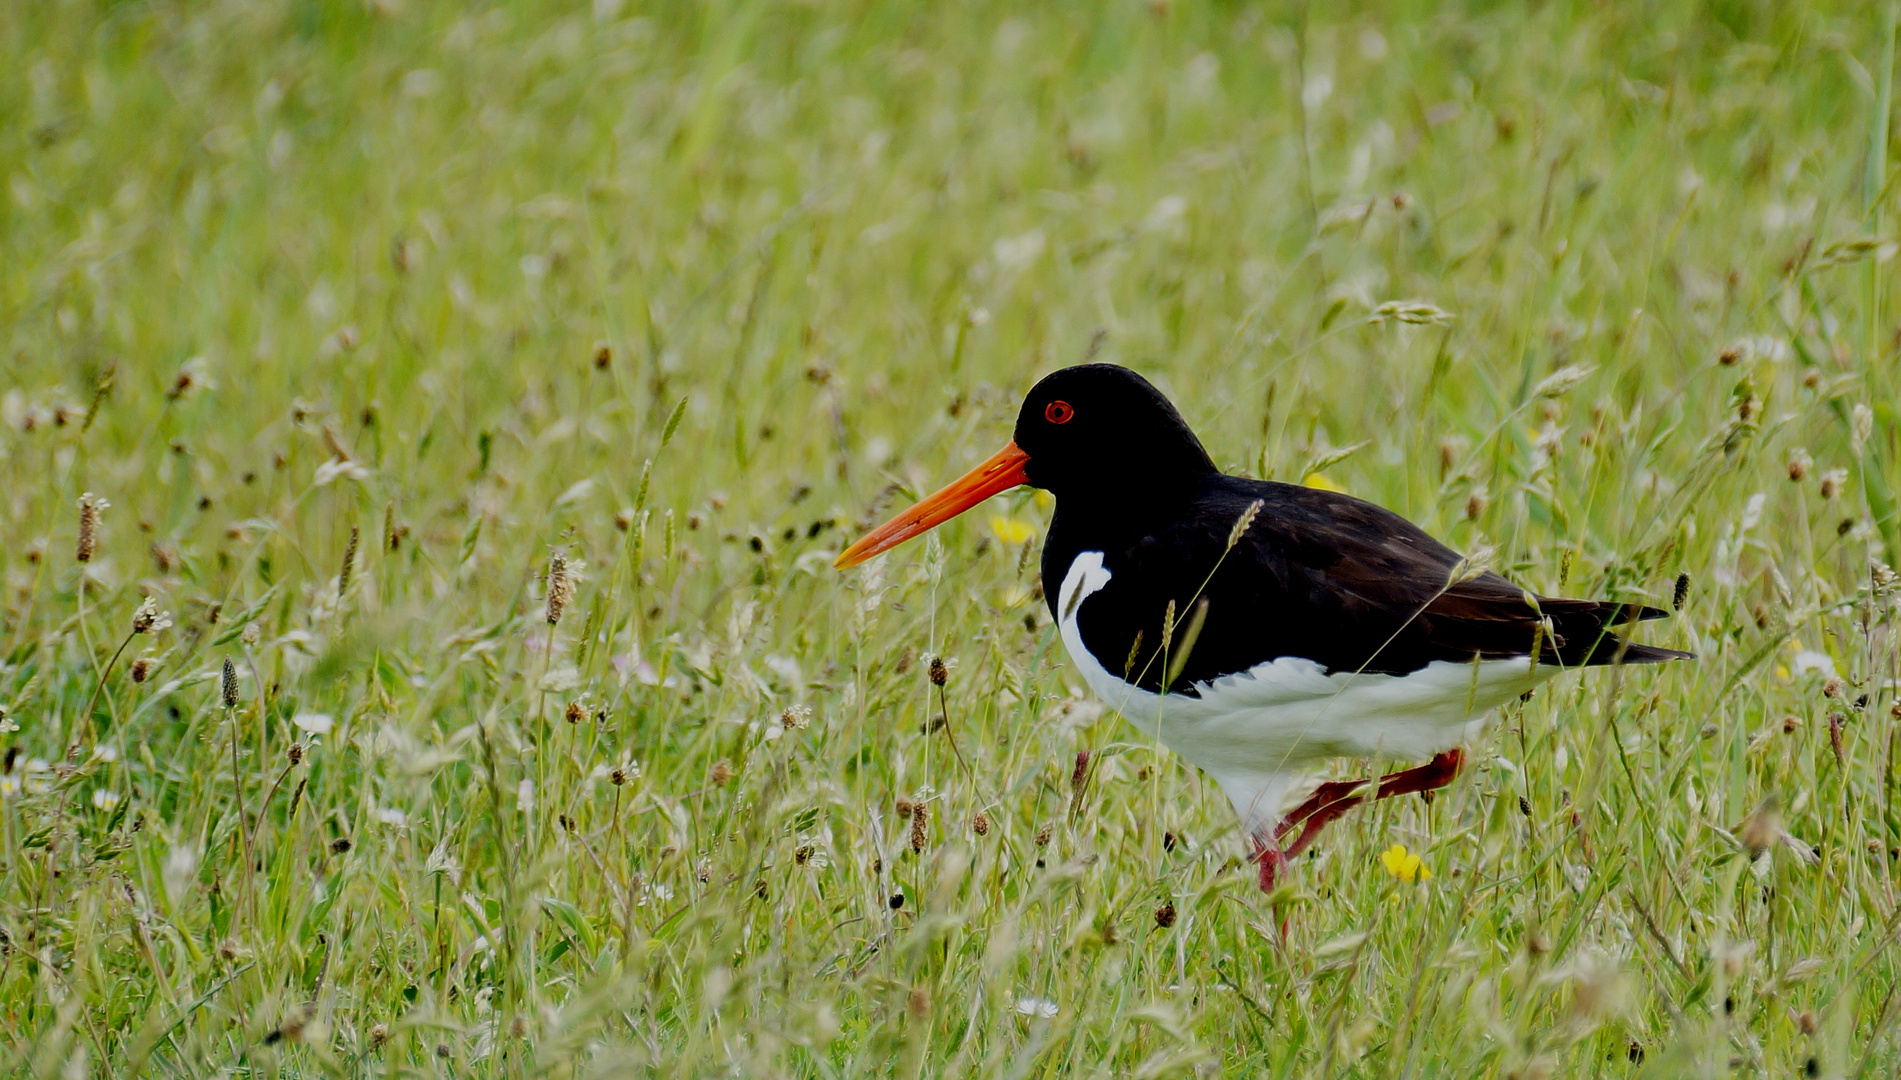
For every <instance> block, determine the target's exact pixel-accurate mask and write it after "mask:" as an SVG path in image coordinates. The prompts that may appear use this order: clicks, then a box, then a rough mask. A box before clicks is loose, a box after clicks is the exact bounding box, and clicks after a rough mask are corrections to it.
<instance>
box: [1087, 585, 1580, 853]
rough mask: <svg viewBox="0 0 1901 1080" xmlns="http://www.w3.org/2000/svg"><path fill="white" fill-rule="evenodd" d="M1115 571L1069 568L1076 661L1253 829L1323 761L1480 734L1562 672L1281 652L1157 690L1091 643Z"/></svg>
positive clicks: (1433, 746) (1420, 750)
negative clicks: (1330, 659)
mask: <svg viewBox="0 0 1901 1080" xmlns="http://www.w3.org/2000/svg"><path fill="white" fill-rule="evenodd" d="M1110 576H1111V574H1110V572H1109V570H1107V569H1106V568H1105V567H1104V566H1103V565H1102V553H1101V552H1099V551H1085V552H1083V553H1082V554H1080V555H1078V556H1077V557H1076V560H1075V561H1074V562H1073V563H1071V564H1070V566H1069V572H1068V573H1067V574H1065V575H1064V576H1063V585H1062V589H1061V591H1060V592H1059V593H1058V594H1057V596H1058V603H1057V607H1056V610H1057V613H1058V615H1059V616H1060V621H1059V625H1060V626H1061V629H1062V635H1063V645H1064V647H1065V648H1067V649H1068V650H1069V656H1070V659H1071V660H1073V661H1075V664H1076V666H1077V668H1079V669H1080V670H1081V671H1082V674H1083V678H1084V679H1085V680H1086V681H1087V682H1088V683H1089V687H1090V689H1092V690H1094V691H1095V692H1096V695H1097V696H1098V697H1100V698H1102V700H1103V702H1104V703H1106V704H1107V705H1108V706H1109V707H1110V708H1112V709H1115V710H1116V711H1117V712H1119V713H1121V714H1122V715H1123V716H1124V717H1125V718H1127V719H1128V721H1129V722H1130V723H1132V724H1134V725H1135V726H1136V727H1138V728H1140V729H1141V730H1142V732H1143V733H1144V734H1146V735H1148V736H1150V737H1151V738H1156V739H1159V740H1160V741H1161V742H1162V743H1163V745H1165V746H1167V747H1168V748H1169V749H1170V750H1173V751H1174V752H1175V753H1177V754H1180V755H1181V756H1182V757H1183V758H1185V759H1186V760H1187V761H1189V762H1190V763H1191V764H1194V765H1196V766H1198V767H1199V768H1201V769H1203V770H1204V771H1206V772H1207V773H1209V774H1210V775H1211V776H1213V777H1214V778H1215V779H1216V780H1217V781H1219V782H1220V783H1221V784H1222V786H1223V787H1224V788H1225V789H1226V790H1227V792H1228V795H1229V797H1230V798H1232V799H1233V800H1234V801H1235V805H1236V808H1237V809H1238V810H1239V811H1240V812H1241V813H1242V815H1243V817H1244V818H1248V819H1250V824H1251V825H1252V824H1254V823H1255V822H1257V821H1258V819H1260V818H1261V817H1263V816H1264V815H1268V814H1274V813H1278V811H1279V802H1280V800H1281V798H1282V797H1283V796H1284V795H1285V793H1286V789H1287V788H1288V787H1289V786H1290V785H1291V783H1292V780H1293V778H1294V777H1295V776H1297V775H1298V774H1299V773H1300V772H1301V771H1303V770H1305V769H1307V768H1309V767H1311V766H1312V765H1314V764H1315V763H1317V762H1319V761H1322V760H1324V759H1326V758H1332V757H1366V758H1401V759H1407V760H1423V759H1425V758H1429V757H1431V756H1432V755H1434V754H1437V753H1439V752H1440V751H1442V750H1449V749H1451V748H1452V747H1454V746H1457V745H1459V744H1460V743H1462V742H1465V741H1466V740H1467V739H1468V738H1470V737H1472V736H1473V735H1476V734H1477V733H1478V730H1479V728H1480V727H1481V726H1482V725H1483V723H1484V719H1485V715H1486V714H1487V713H1489V712H1491V711H1492V710H1493V709H1495V708H1497V707H1498V706H1499V705H1501V704H1504V703H1505V702H1507V701H1510V700H1511V699H1512V698H1514V697H1517V696H1518V695H1520V694H1523V693H1524V692H1525V691H1527V690H1530V689H1531V688H1532V687H1533V686H1535V685H1537V684H1538V683H1540V682H1543V681H1544V680H1545V679H1546V678H1549V677H1550V676H1552V675H1555V674H1557V671H1558V669H1557V668H1556V667H1555V666H1553V665H1550V664H1543V665H1538V666H1536V667H1534V666H1533V664H1532V662H1531V659H1530V658H1529V657H1525V658H1520V659H1512V660H1486V661H1480V662H1477V663H1464V664H1455V663H1451V662H1449V661H1444V660H1441V661H1435V662H1433V663H1431V664H1428V665H1426V666H1425V667H1424V668H1421V669H1420V670H1418V671H1415V672H1412V673H1410V674H1407V675H1377V674H1353V673H1350V672H1336V673H1334V674H1332V675H1328V674H1327V673H1326V670H1325V669H1324V668H1322V667H1321V666H1320V665H1319V664H1317V663H1315V662H1314V661H1312V660H1306V659H1302V658H1298V657H1291V656H1283V657H1280V658H1279V659H1276V660H1272V661H1268V662H1266V663H1262V664H1258V665H1256V666H1255V667H1253V668H1250V669H1248V670H1247V671H1245V672H1238V673H1236V674H1233V675H1224V676H1222V677H1221V678H1219V679H1214V680H1212V681H1209V682H1202V683H1196V684H1195V690H1196V691H1197V693H1198V694H1199V695H1200V696H1198V697H1194V696H1190V695H1188V694H1182V693H1170V694H1156V693H1154V692H1152V691H1149V690H1144V689H1142V688H1140V687H1138V686H1134V685H1131V684H1129V683H1127V682H1124V681H1123V680H1122V679H1121V678H1119V677H1118V676H1116V675H1113V674H1111V673H1110V672H1109V671H1107V670H1106V669H1104V668H1103V666H1102V664H1100V663H1099V662H1097V660H1096V658H1095V657H1094V656H1092V655H1090V653H1089V650H1088V649H1086V648H1084V647H1083V641H1082V633H1081V631H1080V629H1079V628H1078V626H1077V613H1078V610H1079V608H1080V607H1081V605H1082V600H1083V599H1084V598H1085V597H1087V596H1088V595H1089V594H1091V593H1093V592H1095V591H1097V590H1098V589H1101V588H1102V587H1103V586H1105V585H1107V584H1108V583H1109V579H1110ZM1263 614H1264V615H1266V614H1268V613H1263Z"/></svg>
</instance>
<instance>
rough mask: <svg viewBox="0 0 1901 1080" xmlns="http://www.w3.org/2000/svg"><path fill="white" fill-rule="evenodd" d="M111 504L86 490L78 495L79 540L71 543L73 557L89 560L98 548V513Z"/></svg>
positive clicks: (103, 511) (84, 560)
mask: <svg viewBox="0 0 1901 1080" xmlns="http://www.w3.org/2000/svg"><path fill="white" fill-rule="evenodd" d="M111 505H112V504H111V503H109V502H107V501H106V500H104V499H102V498H100V497H99V496H97V495H94V494H93V493H92V492H90V491H88V492H86V493H85V494H84V495H81V496H80V497H79V540H78V542H77V543H75V544H74V545H73V558H74V559H76V560H77V561H79V562H91V561H92V557H93V555H94V554H95V553H97V552H98V550H99V515H101V514H103V513H105V512H106V510H107V508H109V507H110V506H111Z"/></svg>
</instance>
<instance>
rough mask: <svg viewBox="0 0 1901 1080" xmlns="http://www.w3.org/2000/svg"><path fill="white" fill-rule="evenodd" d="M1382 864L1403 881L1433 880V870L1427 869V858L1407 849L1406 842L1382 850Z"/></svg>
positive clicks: (1387, 870)
mask: <svg viewBox="0 0 1901 1080" xmlns="http://www.w3.org/2000/svg"><path fill="white" fill-rule="evenodd" d="M1380 865H1382V866H1384V867H1386V872H1387V873H1389V874H1391V875H1393V876H1394V877H1396V878H1398V879H1399V880H1401V881H1431V880H1432V871H1430V870H1428V869H1426V863H1425V860H1423V859H1421V858H1420V857H1419V856H1417V855H1415V854H1413V853H1412V852H1410V851H1407V850H1406V845H1404V844H1394V845H1393V846H1392V847H1390V848H1387V849H1386V850H1385V851H1382V852H1380Z"/></svg>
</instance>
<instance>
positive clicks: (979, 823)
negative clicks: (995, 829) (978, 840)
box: [970, 810, 990, 836]
mask: <svg viewBox="0 0 1901 1080" xmlns="http://www.w3.org/2000/svg"><path fill="white" fill-rule="evenodd" d="M970 831H971V832H974V833H976V834H977V835H978V836H987V835H989V833H990V815H988V814H986V813H984V812H983V811H982V810H979V811H977V812H976V813H974V814H972V815H970Z"/></svg>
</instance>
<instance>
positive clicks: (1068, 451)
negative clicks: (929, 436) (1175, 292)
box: [833, 364, 1215, 567]
mask: <svg viewBox="0 0 1901 1080" xmlns="http://www.w3.org/2000/svg"><path fill="white" fill-rule="evenodd" d="M1214 471H1215V464H1214V462H1212V461H1210V460H1208V452H1207V451H1206V450H1203V449H1202V448H1201V440H1200V439H1197V438H1195V433H1194V432H1192V431H1190V430H1188V424H1187V423H1186V422H1184V421H1183V420H1182V416H1181V414H1180V413H1178V412H1176V411H1175V406H1173V405H1171V404H1169V403H1168V399H1167V398H1165V397H1163V396H1162V392H1161V391H1160V390H1157V389H1155V387H1153V386H1151V385H1149V381H1148V380H1147V379H1144V378H1143V377H1142V376H1140V375H1137V374H1136V373H1135V372H1133V371H1130V370H1129V369H1128V368H1124V367H1117V366H1115V365H1114V364H1082V365H1080V366H1078V367H1072V368H1064V369H1063V370H1061V371H1058V372H1056V373H1055V374H1053V375H1050V376H1049V377H1048V378H1046V379H1044V380H1043V381H1042V382H1039V383H1037V384H1036V386H1035V388H1034V389H1032V390H1031V391H1030V396H1029V398H1028V399H1026V400H1025V401H1024V402H1023V411H1022V412H1021V413H1020V414H1018V416H1017V429H1016V438H1015V439H1014V440H1012V441H1011V442H1010V444H1009V445H1007V446H1005V447H1004V448H1003V449H1001V450H999V451H997V452H996V453H995V454H992V455H991V456H990V458H989V460H987V461H985V462H983V463H982V464H981V465H978V466H977V467H976V468H974V469H972V470H970V471H969V472H967V473H965V474H964V475H963V476H960V477H958V478H957V479H956V480H953V481H951V482H950V483H949V484H948V485H946V486H944V487H943V488H940V489H939V490H937V491H934V492H932V493H931V494H929V495H927V496H925V497H924V498H923V499H921V500H919V501H918V503H917V505H916V506H913V507H911V508H910V509H909V510H906V511H904V512H903V513H901V514H899V515H898V516H896V517H894V518H892V519H891V520H890V521H887V522H885V523H884V524H883V525H880V526H878V527H877V528H875V529H873V530H871V531H870V532H869V533H866V534H865V535H864V536H862V537H860V538H859V540H858V542H857V543H855V544H853V545H852V546H850V547H848V548H846V549H845V550H844V551H843V552H840V553H839V556H838V558H837V560H835V561H834V562H833V565H834V566H839V567H846V566H855V565H857V564H858V563H861V562H864V561H865V560H866V559H869V558H871V557H872V556H873V555H876V554H878V553H879V552H881V551H887V550H889V549H891V548H892V547H895V546H897V545H898V544H901V543H903V542H904V541H905V540H908V539H910V538H911V537H913V536H917V535H918V534H920V533H922V532H925V531H927V530H929V529H932V528H934V527H936V526H938V525H940V524H942V523H944V522H946V521H949V520H950V519H951V518H954V517H956V516H957V515H958V514H961V513H963V512H964V511H966V510H968V509H970V508H971V507H973V506H976V505H977V504H978V503H980V502H982V501H984V500H985V499H988V498H989V497H990V496H992V495H995V494H997V493H999V492H1004V491H1008V490H1010V489H1011V488H1013V487H1016V486H1018V485H1019V484H1030V485H1032V486H1035V487H1040V488H1047V489H1049V491H1050V492H1051V493H1052V494H1054V495H1055V496H1056V497H1057V498H1058V499H1063V498H1064V497H1066V496H1071V495H1074V496H1078V497H1080V498H1081V499H1083V500H1084V503H1083V505H1084V506H1089V505H1091V503H1090V500H1102V499H1107V500H1109V501H1110V502H1111V503H1114V504H1118V505H1122V506H1126V505H1127V504H1128V503H1129V502H1131V501H1136V500H1140V499H1141V498H1143V496H1144V495H1145V494H1155V495H1162V496H1172V495H1174V494H1177V493H1179V492H1181V491H1182V490H1183V488H1184V481H1187V480H1191V479H1193V478H1195V477H1197V476H1202V475H1205V474H1207V473H1211V472H1214ZM1060 505H1068V504H1066V503H1065V504H1060ZM1094 505H1098V506H1100V505H1101V503H1100V502H1097V503H1095V504H1094Z"/></svg>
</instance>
